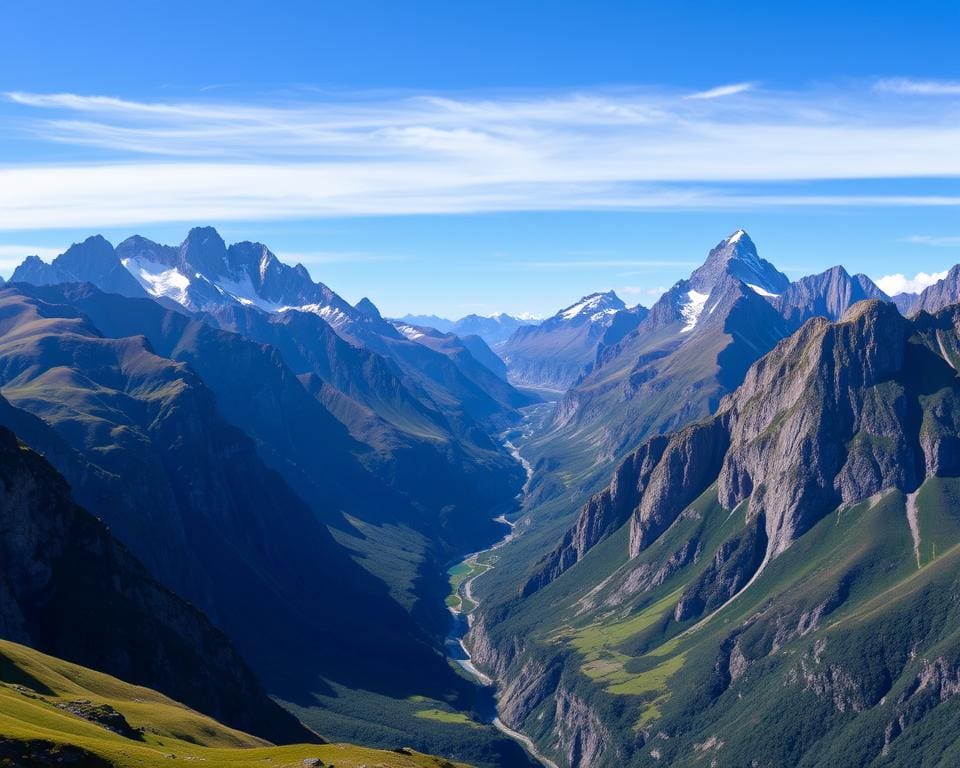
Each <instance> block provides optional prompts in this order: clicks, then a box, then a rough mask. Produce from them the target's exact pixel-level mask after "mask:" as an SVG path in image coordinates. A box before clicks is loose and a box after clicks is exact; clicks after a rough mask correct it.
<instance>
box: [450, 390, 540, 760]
mask: <svg viewBox="0 0 960 768" xmlns="http://www.w3.org/2000/svg"><path fill="white" fill-rule="evenodd" d="M540 407H542V406H540ZM534 408H538V406H534ZM529 429H530V426H529V421H528V424H527V428H526V430H525V435H529ZM503 444H504V446H505V447H506V448H507V450H508V451H510V455H511V456H513V457H514V458H515V459H516V460H517V461H518V462H519V463H520V465H521V466H522V467H523V468H524V470H525V471H526V473H527V479H526V481H525V482H524V484H523V488H522V489H521V490H520V493H519V494H518V495H517V499H518V501H519V502H520V508H521V509H522V507H523V500H524V497H525V496H526V493H527V490H528V487H529V485H530V478H531V477H532V476H533V467H531V466H530V462H528V461H527V460H526V459H525V458H524V457H523V456H521V455H520V450H519V448H518V447H517V446H516V445H514V444H513V443H512V442H511V441H510V440H509V439H506V437H504V439H503ZM496 521H497V522H499V523H504V524H506V525H508V526H509V530H508V531H507V533H506V535H504V537H503V538H502V539H500V540H499V541H498V542H497V543H496V544H494V545H493V546H491V547H489V548H487V549H484V550H481V551H479V552H474V553H472V554H470V555H468V556H467V557H465V558H464V559H463V560H462V561H461V562H460V563H459V564H457V565H456V566H454V568H452V569H451V571H456V570H461V569H466V570H467V574H466V576H465V578H464V579H463V581H461V582H460V585H459V587H458V589H457V596H458V597H459V598H460V602H459V605H457V606H451V607H450V608H449V610H450V613H451V614H452V615H453V626H452V628H451V630H450V633H449V634H448V635H447V639H446V643H445V647H446V651H447V656H448V657H449V658H450V660H451V661H453V662H454V663H455V664H457V665H459V666H460V667H461V668H462V669H463V670H464V671H465V672H467V674H469V675H470V676H471V677H472V678H473V679H474V680H476V681H477V682H478V683H479V684H480V685H482V686H484V687H488V688H490V689H491V707H492V719H491V722H492V724H493V725H494V726H495V727H496V728H497V730H499V731H500V732H501V733H503V734H504V735H506V736H509V737H510V738H511V739H513V740H514V741H516V742H517V743H519V744H520V745H521V746H522V747H523V748H524V749H525V750H526V752H527V754H529V755H530V756H531V757H532V758H533V759H534V760H537V761H538V762H539V763H541V764H542V765H544V766H546V767H547V768H559V766H558V765H557V764H556V763H555V762H553V761H552V760H551V759H550V758H548V757H545V756H544V755H542V754H540V752H539V751H538V750H537V747H536V744H534V743H533V740H532V739H530V738H529V737H528V736H525V735H524V734H522V733H520V732H519V731H515V730H513V729H512V728H510V727H509V726H507V725H505V724H504V723H503V722H502V721H501V720H500V717H499V713H498V712H497V704H496V690H495V688H496V685H497V681H496V680H494V679H492V678H491V677H490V676H489V675H486V674H484V673H483V672H481V671H480V670H479V669H477V667H476V665H474V663H473V661H472V660H471V658H470V651H469V650H468V649H467V647H466V645H465V644H464V642H463V641H464V638H465V637H466V635H467V633H468V632H469V631H470V625H471V623H472V620H473V616H472V615H473V612H474V611H475V610H476V609H477V607H478V606H479V605H480V601H479V600H478V599H477V598H476V596H475V595H474V594H473V583H474V582H475V581H476V580H477V579H479V578H480V577H481V576H483V575H484V574H485V573H487V572H488V571H490V570H492V569H493V568H494V566H495V560H496V558H495V557H491V555H493V553H494V552H496V551H497V550H498V549H500V548H501V547H503V546H505V545H506V544H508V543H509V542H510V541H511V540H512V539H513V538H514V536H518V535H519V534H520V531H519V530H518V529H517V528H516V523H512V522H510V521H509V520H507V518H506V516H505V515H500V517H498V518H496Z"/></svg>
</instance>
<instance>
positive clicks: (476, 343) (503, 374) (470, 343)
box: [459, 333, 507, 381]
mask: <svg viewBox="0 0 960 768" xmlns="http://www.w3.org/2000/svg"><path fill="white" fill-rule="evenodd" d="M459 338H460V341H461V342H463V346H465V347H466V348H467V350H468V351H469V352H470V354H471V355H473V357H474V358H475V359H476V361H477V362H478V363H480V364H481V365H483V366H484V367H486V368H487V369H489V370H491V371H493V372H494V373H495V374H496V375H497V376H498V377H499V378H501V379H503V380H504V381H506V380H507V364H506V363H505V362H503V358H501V357H500V356H499V355H498V354H497V353H496V352H494V351H493V350H492V349H490V346H489V343H488V342H487V341H486V340H485V339H484V338H483V337H482V336H480V335H479V334H469V333H468V334H466V335H462V336H460V337H459Z"/></svg>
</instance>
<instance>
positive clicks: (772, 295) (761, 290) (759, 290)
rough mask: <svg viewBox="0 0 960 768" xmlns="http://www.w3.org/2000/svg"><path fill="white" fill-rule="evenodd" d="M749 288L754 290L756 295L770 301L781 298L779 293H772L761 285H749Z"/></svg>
mask: <svg viewBox="0 0 960 768" xmlns="http://www.w3.org/2000/svg"><path fill="white" fill-rule="evenodd" d="M747 287H748V288H750V290H752V291H753V292H754V293H759V294H760V295H761V296H766V297H767V298H768V299H776V298H779V297H780V294H779V293H770V291H768V290H767V289H766V288H764V287H763V286H761V285H754V284H753V283H747Z"/></svg>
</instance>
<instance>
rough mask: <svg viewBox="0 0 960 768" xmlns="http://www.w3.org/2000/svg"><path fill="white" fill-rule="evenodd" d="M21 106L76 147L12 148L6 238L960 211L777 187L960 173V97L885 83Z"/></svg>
mask: <svg viewBox="0 0 960 768" xmlns="http://www.w3.org/2000/svg"><path fill="white" fill-rule="evenodd" d="M941 85H942V84H941ZM891 93H894V92H891ZM734 94H739V97H738V98H737V99H724V98H721V97H722V96H730V95H734ZM691 96H693V97H695V98H691ZM6 98H7V102H8V103H7V109H6V111H7V112H8V114H7V115H6V123H7V125H11V124H12V125H14V126H15V127H16V130H17V131H18V132H19V134H20V135H21V136H26V137H28V138H29V139H30V140H32V141H34V142H38V143H40V144H43V143H44V142H53V143H56V144H58V145H61V146H60V147H59V152H58V156H61V157H62V156H64V153H66V154H67V156H68V157H69V159H70V162H62V163H60V164H54V163H45V164H41V163H36V164H33V165H24V164H23V162H22V161H21V159H20V158H19V157H17V158H6V160H4V158H3V156H2V150H0V229H28V228H45V227H72V226H82V227H91V226H99V227H107V226H125V225H133V224H148V223H156V222H174V221H176V222H183V221H200V220H202V221H210V220H217V221H232V220H266V219H284V218H315V217H331V216H355V215H403V214H419V213H433V214H442V213H473V212H486V211H521V210H597V209H623V210H647V209H676V210H683V209H730V208H744V207H773V206H779V207H797V206H811V205H813V206H877V205H880V206H956V205H958V204H960V197H958V196H956V195H951V194H876V195H875V194H851V193H844V194H824V193H823V191H822V188H820V189H816V190H815V189H810V188H808V189H800V188H795V189H789V190H788V188H787V187H785V186H783V185H781V186H779V187H778V188H777V191H771V189H770V188H769V187H767V186H765V185H767V184H771V183H777V182H784V181H795V180H803V181H825V180H840V179H873V180H877V179H897V178H919V177H944V176H948V177H950V176H952V177H960V152H957V149H956V148H957V147H958V146H960V123H958V122H957V121H956V120H955V119H953V118H955V116H952V115H950V114H948V113H947V112H946V111H944V109H943V102H942V101H939V100H930V101H925V102H924V104H925V105H926V106H924V107H916V106H914V107H912V108H911V110H909V112H907V111H905V110H903V109H901V106H902V105H901V104H900V103H899V97H898V96H896V95H895V93H894V96H893V97H892V98H890V97H889V96H888V97H883V98H881V97H878V96H877V95H875V94H873V93H872V92H871V91H870V90H869V89H867V90H863V89H861V90H860V91H857V92H853V91H851V92H844V93H840V94H839V95H838V94H831V97H830V98H822V97H821V95H820V94H817V93H814V92H809V93H789V94H784V93H772V92H766V91H759V90H752V89H751V84H750V83H737V84H732V85H725V86H720V87H718V88H714V89H711V90H709V91H703V92H701V93H699V94H684V93H680V92H670V91H664V90H656V89H621V90H616V91H594V92H575V93H561V94H558V93H546V94H542V93H541V94H519V95H518V94H507V95H499V96H485V97H463V96H461V97H458V98H452V97H446V96H433V95H421V96H414V97H409V96H408V97H400V96H393V97H382V96H377V97H373V96H359V97H355V98H352V99H346V98H344V99H341V100H339V101H336V100H329V99H328V100H326V101H310V102H284V103H272V104H248V103H230V102H225V101H217V100H212V101H197V102H182V103H173V102H169V103H159V102H156V103H155V102H139V101H133V100H128V99H120V98H115V97H111V96H100V95H92V96H88V95H82V94H70V93H60V94H34V93H24V92H13V93H8V94H7V95H6ZM921 109H923V110H925V111H923V112H921ZM11 110H12V113H11ZM905 114H906V115H907V116H906V117H905V116H904V115H905ZM90 148H94V149H95V153H94V154H95V157H96V160H95V161H91V160H90V159H89V158H90V157H91V154H90ZM71 152H72V153H73V154H71ZM592 266H596V265H595V264H592ZM554 268H564V267H554ZM566 268H569V269H573V268H577V267H576V266H575V265H571V266H568V267H566Z"/></svg>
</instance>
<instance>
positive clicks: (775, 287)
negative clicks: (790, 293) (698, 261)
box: [690, 229, 790, 295]
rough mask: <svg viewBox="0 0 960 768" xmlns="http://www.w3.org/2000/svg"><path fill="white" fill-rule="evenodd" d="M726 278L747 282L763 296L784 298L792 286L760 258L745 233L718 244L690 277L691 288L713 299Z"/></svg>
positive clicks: (738, 233) (739, 231)
mask: <svg viewBox="0 0 960 768" xmlns="http://www.w3.org/2000/svg"><path fill="white" fill-rule="evenodd" d="M724 275H730V276H732V277H735V278H737V279H738V280H741V281H743V282H744V283H746V284H747V285H749V286H750V287H751V288H753V289H754V290H755V291H756V292H757V293H760V294H761V295H770V294H780V293H782V292H783V291H784V290H785V289H786V288H787V286H788V285H790V280H789V279H788V278H787V276H786V275H784V274H783V273H782V272H780V271H779V270H778V269H777V268H776V267H775V266H773V264H771V263H770V262H769V261H767V260H766V259H762V258H760V255H759V254H758V253H757V246H756V245H754V243H753V240H751V239H750V235H748V234H747V233H746V231H744V230H742V229H738V230H737V231H736V232H734V233H733V234H732V235H730V237H728V238H727V239H726V240H721V241H720V242H719V243H717V245H716V246H715V247H714V248H713V249H712V250H711V251H710V253H709V254H708V255H707V260H706V261H705V262H704V263H703V265H702V266H700V267H699V268H697V269H696V270H695V271H694V272H693V274H692V275H690V288H691V290H693V291H696V292H697V293H699V294H707V295H709V293H710V291H712V290H713V288H714V286H715V285H716V284H717V283H718V282H719V281H720V279H721V278H722V277H723V276H724Z"/></svg>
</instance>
